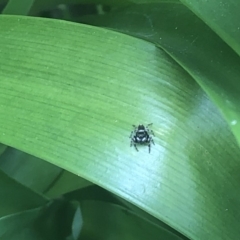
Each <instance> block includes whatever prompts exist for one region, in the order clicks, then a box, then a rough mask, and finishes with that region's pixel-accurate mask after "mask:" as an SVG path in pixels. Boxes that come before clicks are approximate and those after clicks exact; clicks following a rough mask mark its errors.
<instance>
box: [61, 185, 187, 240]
mask: <svg viewBox="0 0 240 240" xmlns="http://www.w3.org/2000/svg"><path fill="white" fill-rule="evenodd" d="M64 199H67V200H69V201H74V200H75V201H79V202H83V201H86V200H87V201H89V200H91V201H96V202H98V201H101V202H105V203H111V204H115V205H119V206H121V207H123V208H125V209H126V210H128V211H130V212H131V213H134V214H135V215H137V216H138V217H140V218H142V219H145V221H148V222H150V223H152V224H153V225H155V226H158V227H159V228H161V229H162V230H163V229H165V230H163V231H166V232H172V234H173V235H175V236H178V238H180V239H188V238H186V237H184V236H183V235H182V234H180V233H179V232H177V231H176V230H174V229H173V228H171V227H169V226H168V225H166V224H164V223H163V222H161V221H159V220H158V219H156V218H154V217H152V216H151V215H149V214H148V213H146V212H144V211H143V210H141V209H139V208H138V207H136V206H134V205H133V204H131V203H129V202H128V201H126V200H124V199H122V198H120V197H118V196H116V195H114V194H112V193H110V192H108V191H106V190H104V189H103V188H101V187H99V186H97V185H92V186H88V187H86V188H83V189H80V190H76V191H73V192H70V193H67V194H65V195H64ZM110 206H111V205H110Z"/></svg>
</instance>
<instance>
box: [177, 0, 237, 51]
mask: <svg viewBox="0 0 240 240" xmlns="http://www.w3.org/2000/svg"><path fill="white" fill-rule="evenodd" d="M181 2H182V3H184V4H185V5H186V6H187V7H189V8H190V9H191V10H192V11H193V12H194V13H195V14H196V15H197V16H199V17H200V18H201V19H202V20H203V21H204V22H205V23H207V25H208V26H209V27H211V28H212V29H213V30H214V31H215V32H216V33H217V34H218V35H219V36H220V37H221V38H222V39H223V40H224V41H225V42H226V43H227V44H228V45H229V46H230V47H231V48H233V50H235V52H236V53H238V55H239V56H240V25H239V22H240V15H239V9H240V1H238V0H232V1H218V0H213V1H212V0H211V1H205V0H200V1H191V0H181Z"/></svg>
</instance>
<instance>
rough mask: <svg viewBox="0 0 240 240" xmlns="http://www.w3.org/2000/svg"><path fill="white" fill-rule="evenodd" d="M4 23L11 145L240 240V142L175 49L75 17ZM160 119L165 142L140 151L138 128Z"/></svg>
mask: <svg viewBox="0 0 240 240" xmlns="http://www.w3.org/2000/svg"><path fill="white" fill-rule="evenodd" d="M0 23H2V28H1V29H0V46H1V49H0V50H1V55H0V71H1V73H2V75H1V78H0V84H1V88H0V142H2V143H4V144H7V145H10V146H13V147H15V148H18V149H20V150H22V151H25V152H27V153H30V154H32V155H34V156H37V157H39V158H42V159H45V160H47V161H49V162H52V163H53V164H56V165H58V166H60V167H62V168H64V169H66V170H68V171H70V172H73V173H75V174H77V175H80V176H81V177H84V178H86V179H87V180H89V181H91V182H93V183H96V184H98V185H100V186H102V187H104V188H106V189H108V190H110V191H112V192H113V193H115V194H117V195H119V196H121V197H123V198H125V199H127V200H128V201H130V202H132V203H134V204H136V205H137V206H139V207H140V208H142V209H144V210H145V211H147V212H149V213H150V214H152V215H153V216H155V217H157V218H159V219H160V220H162V221H164V222H165V223H167V224H168V225H170V226H172V227H174V228H175V229H176V230H178V231H180V232H182V233H183V234H184V235H186V236H188V237H190V238H192V239H231V240H233V239H238V236H239V231H240V230H239V227H238V222H239V221H240V216H239V215H238V214H237V213H238V209H239V207H240V200H239V199H240V198H239V197H240V196H239V193H238V192H237V191H236V187H237V185H238V182H239V173H238V171H237V169H238V168H239V164H240V163H239V157H240V152H239V148H238V146H237V144H236V141H235V139H234V137H233V135H232V133H231V132H230V130H229V128H228V126H227V124H226V123H225V121H224V120H223V119H222V118H221V115H220V114H219V113H218V111H217V109H216V107H215V106H214V105H213V104H212V102H211V101H210V100H209V99H208V98H207V96H206V95H205V94H204V92H203V91H202V90H201V89H200V88H199V86H198V84H196V83H195V81H194V80H193V79H192V78H191V77H190V76H189V75H188V73H186V72H185V71H184V70H183V69H182V68H181V67H180V66H179V65H178V64H176V62H174V61H173V60H172V59H171V58H169V56H168V55H167V54H166V53H165V52H164V51H162V50H160V49H158V48H156V47H155V46H154V45H153V44H151V43H148V42H145V41H143V40H139V39H136V38H133V37H129V36H126V35H124V34H120V33H115V32H112V31H109V30H105V29H99V28H96V27H90V26H86V25H80V24H73V23H68V22H64V21H56V20H46V19H37V18H27V17H10V16H0ZM150 122H153V127H152V129H153V131H154V132H155V137H154V141H155V146H152V151H151V153H150V154H149V153H148V148H147V147H146V146H142V147H139V150H140V151H139V152H136V151H135V149H134V148H130V146H129V144H130V139H129V135H130V132H131V130H132V127H131V125H132V124H139V123H143V124H147V123H150ZM16 129H17V130H18V131H16Z"/></svg>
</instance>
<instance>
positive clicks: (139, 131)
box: [130, 123, 154, 153]
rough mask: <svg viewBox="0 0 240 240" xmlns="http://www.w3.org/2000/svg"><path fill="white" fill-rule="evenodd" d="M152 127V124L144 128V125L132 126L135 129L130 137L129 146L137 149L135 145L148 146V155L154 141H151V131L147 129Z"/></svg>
mask: <svg viewBox="0 0 240 240" xmlns="http://www.w3.org/2000/svg"><path fill="white" fill-rule="evenodd" d="M150 125H152V123H150V124H148V125H147V126H146V127H145V126H144V125H138V126H135V125H133V127H134V128H135V129H134V130H133V131H132V132H131V135H130V138H131V144H130V146H132V145H133V146H134V147H135V148H136V150H137V151H138V149H137V144H140V145H148V148H149V153H150V151H151V143H153V144H154V141H153V139H152V136H151V135H153V136H154V133H153V131H152V130H151V129H149V128H148V127H149V126H150Z"/></svg>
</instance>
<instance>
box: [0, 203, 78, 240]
mask: <svg viewBox="0 0 240 240" xmlns="http://www.w3.org/2000/svg"><path fill="white" fill-rule="evenodd" d="M75 211H76V209H74V205H73V204H68V203H65V202H63V201H55V202H53V203H49V204H48V205H47V206H42V207H39V208H35V209H31V210H28V211H22V212H20V213H16V214H12V215H9V216H6V217H2V218H0V238H1V240H9V239H11V240H32V239H34V240H52V239H59V240H65V239H66V237H67V236H69V235H71V232H72V230H71V226H72V223H73V221H74V218H73V217H74V212H75Z"/></svg>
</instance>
